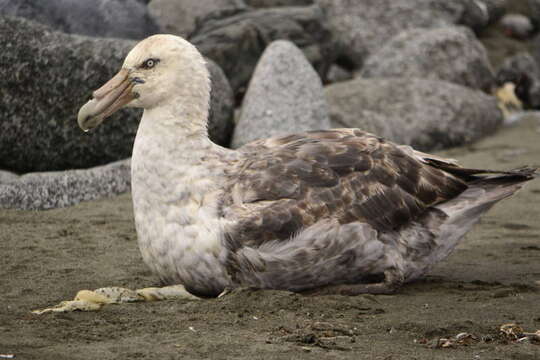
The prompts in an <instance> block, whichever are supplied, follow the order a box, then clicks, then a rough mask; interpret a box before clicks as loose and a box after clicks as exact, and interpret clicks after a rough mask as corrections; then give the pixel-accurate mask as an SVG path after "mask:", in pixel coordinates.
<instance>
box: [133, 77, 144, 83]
mask: <svg viewBox="0 0 540 360" xmlns="http://www.w3.org/2000/svg"><path fill="white" fill-rule="evenodd" d="M130 80H131V82H132V83H135V84H144V83H145V81H144V80H143V79H141V78H140V77H132V78H130Z"/></svg>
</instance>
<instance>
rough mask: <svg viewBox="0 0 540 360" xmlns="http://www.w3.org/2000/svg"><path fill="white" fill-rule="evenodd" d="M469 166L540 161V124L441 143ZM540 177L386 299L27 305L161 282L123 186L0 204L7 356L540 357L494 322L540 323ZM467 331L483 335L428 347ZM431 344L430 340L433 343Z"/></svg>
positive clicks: (2, 333)
mask: <svg viewBox="0 0 540 360" xmlns="http://www.w3.org/2000/svg"><path fill="white" fill-rule="evenodd" d="M445 155H449V156H452V157H455V158H458V159H459V160H460V161H461V162H462V163H463V164H464V165H466V166H472V167H487V168H500V169H506V168H513V167H517V166H520V165H523V164H530V165H540V120H539V118H538V117H537V118H534V117H531V118H529V119H528V120H526V121H524V122H522V123H520V124H518V125H517V126H514V127H511V128H506V129H502V130H501V131H499V132H498V133H497V134H496V135H494V136H492V137H490V138H488V139H486V140H484V141H481V142H479V143H476V144H474V145H471V146H468V147H466V148H460V149H455V150H451V151H447V152H446V153H445ZM539 219H540V180H536V181H534V182H532V183H529V184H528V185H527V187H526V188H525V189H523V190H522V191H521V192H520V193H518V194H517V195H516V196H515V197H513V198H512V199H509V200H507V201H504V202H503V203H501V204H499V205H498V206H497V207H496V208H495V209H493V210H492V211H491V212H490V213H489V215H487V216H486V217H485V218H484V220H483V221H482V223H481V224H480V225H479V226H477V227H476V228H475V229H474V230H473V232H472V233H470V235H469V236H468V237H467V238H466V239H465V241H463V242H462V243H461V245H460V246H459V247H458V248H457V250H456V251H455V252H454V253H453V254H452V255H451V256H450V257H449V258H448V259H447V260H446V261H444V262H443V263H441V264H440V265H439V266H438V267H436V268H435V269H434V270H433V272H432V273H431V274H430V275H429V276H428V277H427V278H426V279H425V280H423V281H420V282H417V283H414V284H408V285H407V286H405V287H404V288H403V289H402V290H401V291H400V292H399V293H398V294H396V295H392V296H358V297H342V296H327V297H302V296H299V295H296V294H292V293H287V292H279V291H239V292H237V293H233V294H231V295H229V296H226V297H225V298H222V299H214V300H205V301H165V302H161V303H138V304H129V305H122V306H115V305H111V306H108V307H106V308H104V309H103V310H102V311H100V312H90V313H80V312H78V313H70V314H49V315H44V316H36V315H32V314H31V313H30V310H32V309H36V308H42V307H46V306H50V305H53V304H55V303H57V302H59V301H61V300H65V299H69V298H71V297H73V295H74V294H75V293H76V292H77V291H78V290H80V289H85V288H88V289H94V288H98V287H102V286H112V285H118V286H126V287H131V288H136V287H145V286H153V285H157V281H156V278H155V277H153V276H152V274H150V272H149V271H148V270H147V269H146V267H145V265H143V264H142V262H141V258H140V255H139V252H138V249H137V244H136V239H135V232H134V227H133V220H132V209H131V200H130V196H129V195H127V194H126V195H122V196H119V197H116V198H112V199H108V200H103V201H96V202H89V203H84V204H80V205H78V206H74V207H72V208H67V209H59V210H53V211H47V212H20V211H0V254H1V256H0V259H1V260H0V261H1V262H0V279H1V286H0V289H1V294H2V295H1V300H2V301H1V302H0V354H15V355H16V356H17V357H16V358H17V359H42V360H45V359H205V358H212V359H227V358H246V359H291V358H295V359H296V358H299V359H303V358H305V359H312V358H329V359H342V358H343V359H345V358H347V359H348V358H350V359H381V360H383V359H385V360H390V359H393V360H396V359H501V360H506V359H540V345H536V344H531V343H521V344H515V343H508V342H505V341H503V340H502V338H501V337H500V336H499V334H498V328H499V326H500V325H502V324H504V323H508V322H517V323H519V324H521V325H522V326H523V327H524V328H525V329H526V330H528V331H536V330H537V329H540V290H539V288H540V284H539V283H538V282H539V281H540V223H539V221H538V220H539ZM461 332H469V333H472V334H473V335H475V336H476V337H477V338H478V339H480V341H479V342H478V343H476V344H473V345H469V346H458V347H456V348H445V349H441V348H433V347H432V345H433V344H434V341H436V340H437V339H438V338H441V337H449V336H456V335H457V334H458V333H461ZM426 342H427V343H426Z"/></svg>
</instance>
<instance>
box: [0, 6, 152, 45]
mask: <svg viewBox="0 0 540 360" xmlns="http://www.w3.org/2000/svg"><path fill="white" fill-rule="evenodd" d="M0 15H9V16H19V17H24V18H27V19H29V20H33V21H37V22H40V23H42V24H45V25H47V26H49V27H51V28H53V29H55V30H59V31H62V32H65V33H73V34H81V35H89V36H99V37H116V38H126V39H143V38H145V37H147V36H149V35H152V34H156V33H159V32H160V31H159V27H158V26H157V24H156V23H155V22H154V20H153V18H152V17H151V16H150V15H149V14H148V9H147V7H146V5H145V4H143V3H141V2H140V1H137V0H85V1H80V0H46V1H43V0H0Z"/></svg>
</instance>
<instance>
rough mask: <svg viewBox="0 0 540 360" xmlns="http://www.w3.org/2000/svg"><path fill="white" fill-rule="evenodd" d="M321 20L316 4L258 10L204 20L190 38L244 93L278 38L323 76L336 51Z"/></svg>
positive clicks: (234, 85)
mask: <svg viewBox="0 0 540 360" xmlns="http://www.w3.org/2000/svg"><path fill="white" fill-rule="evenodd" d="M321 19H322V14H321V11H320V9H319V8H318V7H316V6H310V7H283V8H273V9H258V10H253V11H247V12H243V13H240V14H237V15H234V16H231V17H227V18H223V19H215V20H207V21H205V22H202V23H201V25H200V26H199V27H198V28H197V29H196V31H195V32H194V33H193V34H192V36H191V37H190V41H191V42H192V43H194V44H195V45H196V46H197V47H198V48H199V50H201V52H202V53H203V54H204V55H205V56H207V57H208V58H210V59H212V60H214V61H215V62H216V63H218V65H219V66H220V67H221V68H222V69H223V71H224V72H225V74H226V75H227V78H228V79H229V81H230V84H231V86H232V88H233V90H234V91H235V94H239V93H240V94H241V93H243V92H244V91H245V87H246V86H247V83H248V81H249V79H250V78H251V75H252V73H253V70H254V68H255V66H256V65H257V62H258V61H259V58H260V57H261V54H262V53H263V51H264V49H265V48H266V47H267V46H268V45H269V44H270V43H271V42H272V41H274V40H278V39H285V40H290V41H292V42H294V43H295V44H296V45H297V46H298V47H299V48H300V49H301V50H302V51H303V52H304V54H305V56H306V57H307V58H308V60H309V61H310V63H311V64H312V65H313V66H314V67H315V69H316V70H317V72H318V73H319V74H320V75H322V76H324V75H325V74H326V72H327V70H328V68H329V66H330V64H331V63H332V62H333V59H334V54H335V51H334V47H333V45H334V43H333V41H332V38H331V37H330V33H329V32H328V31H327V30H326V29H325V28H324V27H323V26H322V25H321Z"/></svg>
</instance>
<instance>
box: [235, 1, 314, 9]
mask: <svg viewBox="0 0 540 360" xmlns="http://www.w3.org/2000/svg"><path fill="white" fill-rule="evenodd" d="M244 1H245V2H246V4H248V5H249V6H251V7H254V8H272V7H278V6H306V5H313V2H314V0H244Z"/></svg>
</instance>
